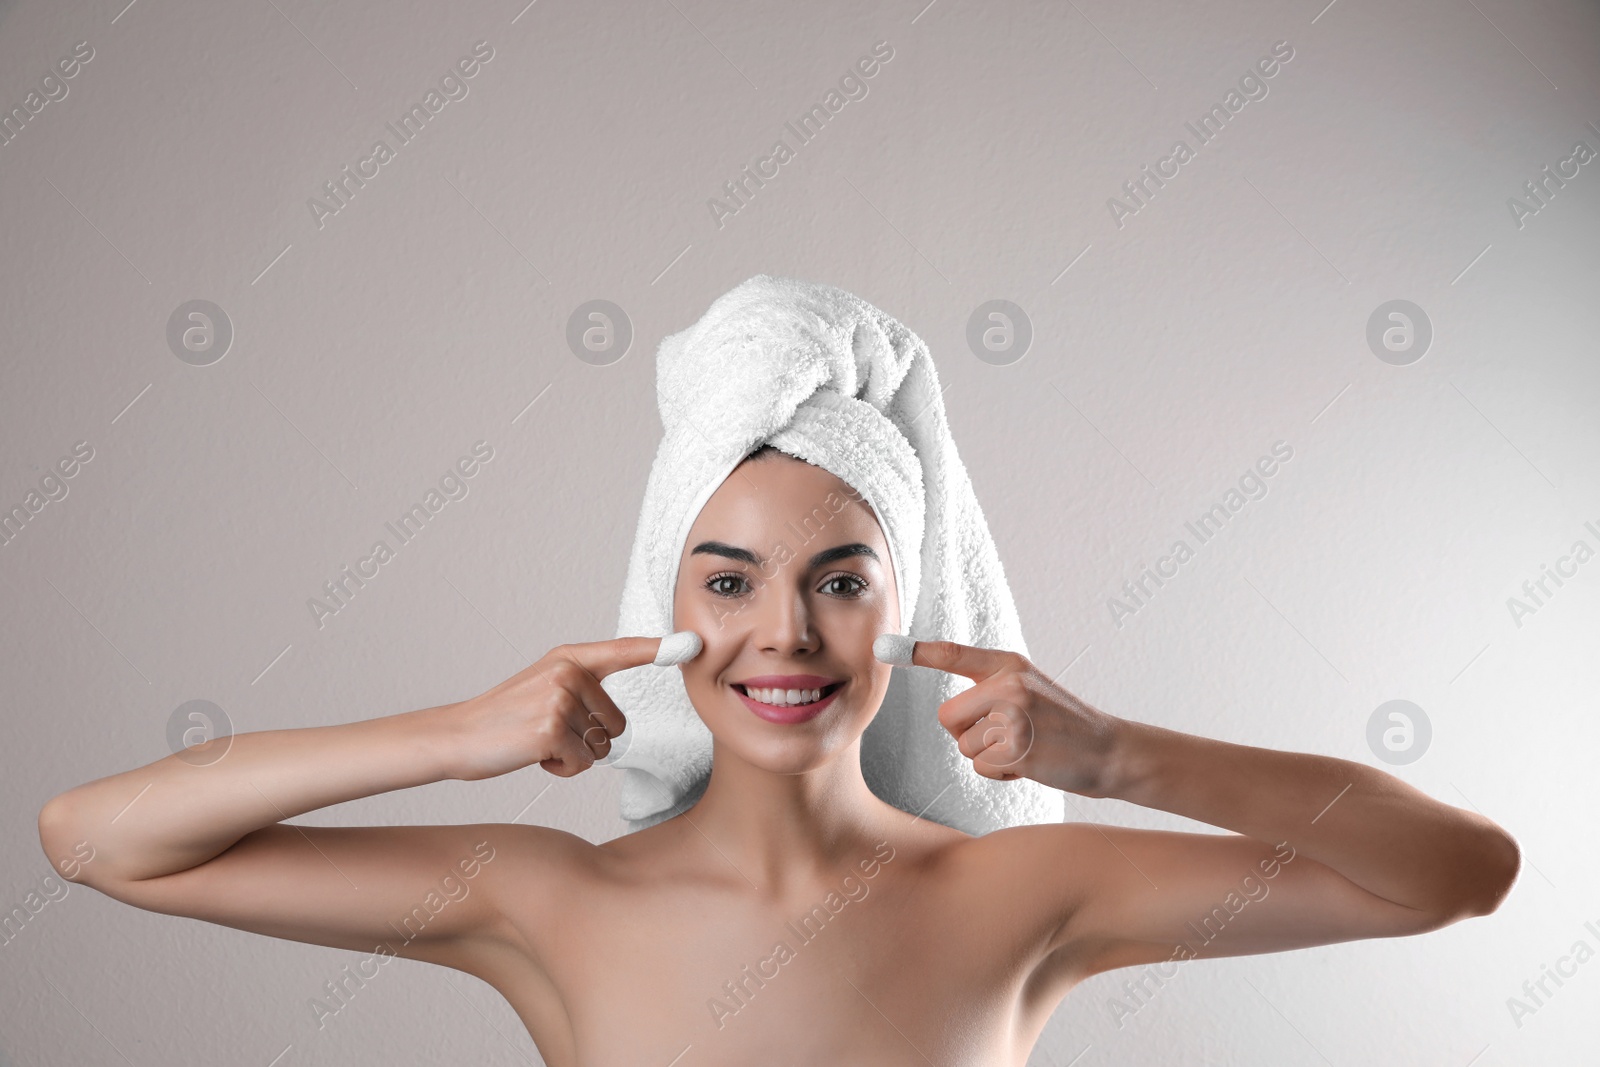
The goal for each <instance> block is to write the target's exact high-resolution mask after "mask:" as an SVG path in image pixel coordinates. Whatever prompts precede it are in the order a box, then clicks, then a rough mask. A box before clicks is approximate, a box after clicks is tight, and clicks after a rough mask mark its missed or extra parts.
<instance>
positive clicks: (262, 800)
mask: <svg viewBox="0 0 1600 1067" xmlns="http://www.w3.org/2000/svg"><path fill="white" fill-rule="evenodd" d="M456 707H457V705H444V706H442V707H438V708H429V709H426V710H422V711H412V712H405V713H403V714H398V715H389V716H383V717H380V718H375V719H368V720H365V721H361V722H352V723H344V724H340V725H338V726H317V727H307V728H304V729H296V730H263V731H259V732H255V733H245V734H238V735H235V736H234V737H233V738H232V739H231V742H230V743H229V747H228V749H227V751H226V754H225V755H223V756H222V757H221V758H220V759H217V760H216V761H215V762H211V763H208V764H205V765H203V766H201V765H195V764H194V763H191V762H186V761H185V760H184V759H181V758H180V757H179V755H171V756H166V757H164V758H162V759H159V760H157V761H155V762H154V763H151V764H149V765H147V766H144V767H138V768H135V769H134V770H130V771H124V772H122V773H120V774H113V775H110V776H108V777H105V778H98V779H95V780H94V781H92V782H87V783H85V784H84V785H81V786H78V787H77V788H75V789H71V790H68V791H67V792H65V793H63V794H61V795H60V796H59V797H57V798H55V799H54V800H52V801H51V802H50V803H49V804H48V805H46V807H45V810H44V811H43V812H42V813H41V815H40V820H39V823H40V837H41V843H42V844H43V845H44V848H45V850H46V852H47V853H49V854H50V859H51V862H52V863H54V862H56V861H57V860H58V859H59V858H60V857H59V856H57V855H56V853H57V852H63V854H64V853H65V851H70V850H71V848H72V846H73V844H74V843H76V842H80V841H87V842H88V844H89V845H90V846H91V847H92V848H93V850H94V854H93V860H92V861H91V862H89V863H87V864H85V865H84V866H83V868H82V876H81V878H78V879H75V880H81V881H85V882H93V881H95V880H99V879H114V880H130V879H139V878H150V877H155V876H157V875H162V874H170V873H173V872H176V871H182V870H188V869H189V868H191V867H194V866H197V865H199V864H201V863H204V862H206V861H207V860H209V859H212V858H213V857H215V856H217V855H218V854H220V853H222V852H223V851H225V850H227V849H228V848H229V847H231V846H232V845H233V844H234V843H235V842H236V841H238V840H239V839H240V838H241V837H243V836H244V835H245V834H247V833H250V832H251V831H252V830H257V829H260V828H261V827H264V826H270V825H271V824H273V823H276V822H281V821H283V820H285V819H289V818H293V817H294V816H296V815H301V814H304V813H305V812H308V811H315V810H316V809H318V808H324V807H328V806H329V805H333V804H340V803H343V802H345V801H348V800H355V799H357V798H359V797H366V796H373V795H375V794H378V793H386V792H389V791H391V790H395V789H405V788H408V787H410V786H416V785H424V784H427V783H429V782H436V781H440V780H442V779H445V778H449V777H452V768H451V766H450V763H449V756H448V754H449V752H450V746H449V745H448V743H447V742H448V739H449V737H450V735H451V727H452V723H451V721H450V717H451V713H452V711H453V709H455V708H456Z"/></svg>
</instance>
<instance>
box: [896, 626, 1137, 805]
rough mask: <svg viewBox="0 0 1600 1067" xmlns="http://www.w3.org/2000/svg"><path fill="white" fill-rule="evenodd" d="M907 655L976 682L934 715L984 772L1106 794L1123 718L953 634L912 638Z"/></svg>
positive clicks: (1017, 658)
mask: <svg viewBox="0 0 1600 1067" xmlns="http://www.w3.org/2000/svg"><path fill="white" fill-rule="evenodd" d="M911 662H912V665H913V666H917V667H932V668H933V669H935V670H941V671H948V672H950V673H952V674H960V675H963V676H964V677H967V678H971V679H972V680H973V681H974V682H976V683H977V684H976V685H974V686H973V687H972V688H971V689H968V690H966V691H965V692H962V693H958V694H956V695H955V696H953V697H951V698H950V699H949V700H947V701H945V702H944V703H943V704H941V705H939V723H940V725H942V726H943V727H944V728H945V729H946V730H948V731H950V734H951V736H952V737H954V738H955V739H956V742H957V746H958V747H959V748H960V750H961V754H962V755H963V756H966V757H967V758H968V759H970V760H971V761H972V769H973V770H975V771H977V772H978V773H979V774H981V775H983V776H984V777H985V778H993V779H995V780H996V781H1002V782H1005V781H1011V780H1013V779H1016V778H1032V779H1033V780H1034V781H1036V782H1042V783H1043V784H1045V785H1048V786H1051V787H1052V788H1055V789H1064V790H1066V791H1067V792H1070V793H1077V794H1079V795H1080V796H1086V797H1104V796H1108V795H1110V794H1109V789H1110V787H1111V785H1112V782H1113V779H1114V777H1115V768H1114V766H1113V763H1114V756H1115V753H1116V751H1117V741H1118V738H1119V737H1120V736H1121V733H1120V728H1121V727H1122V726H1123V725H1124V720H1122V719H1119V718H1117V717H1116V716H1113V715H1107V714H1106V713H1105V712H1103V711H1100V710H1099V709H1097V708H1094V707H1091V706H1090V705H1089V704H1086V703H1084V702H1083V701H1082V700H1079V699H1078V698H1077V697H1075V696H1073V695H1072V694H1071V693H1069V692H1067V691H1066V690H1065V689H1062V688H1061V687H1060V686H1058V685H1056V684H1055V683H1054V682H1052V681H1051V680H1050V679H1049V678H1046V677H1045V676H1044V674H1042V673H1041V672H1040V671H1039V669H1038V668H1037V667H1035V666H1034V665H1033V663H1032V662H1030V661H1029V660H1028V658H1027V657H1026V656H1022V655H1019V654H1018V653H1015V652H1007V651H1004V650H1000V649H992V648H978V647H976V646H973V645H963V644H960V643H959V642H956V641H918V642H917V643H916V645H915V646H914V648H913V650H912V656H911Z"/></svg>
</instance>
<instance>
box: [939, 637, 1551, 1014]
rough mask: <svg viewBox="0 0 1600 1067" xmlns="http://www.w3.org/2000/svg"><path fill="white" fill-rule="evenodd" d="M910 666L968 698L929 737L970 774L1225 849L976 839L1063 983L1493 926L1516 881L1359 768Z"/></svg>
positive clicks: (1005, 655)
mask: <svg viewBox="0 0 1600 1067" xmlns="http://www.w3.org/2000/svg"><path fill="white" fill-rule="evenodd" d="M912 662H913V664H914V665H915V666H924V667H933V668H936V669H939V670H946V671H954V672H955V673H958V674H962V675H965V676H967V677H969V678H972V679H973V680H974V681H975V682H977V684H976V685H974V686H973V687H972V688H971V689H968V690H966V691H965V692H963V693H960V694H958V695H957V696H955V697H953V698H951V699H950V700H948V701H946V702H945V703H944V704H943V705H941V706H940V708H939V721H940V723H941V725H943V726H944V727H945V729H947V730H949V731H950V733H951V734H952V735H953V736H955V737H956V738H957V739H958V743H959V746H960V750H961V752H962V754H963V755H965V756H967V757H968V758H969V759H971V760H972V761H973V764H972V765H973V769H974V770H975V771H977V772H978V773H979V774H982V775H984V776H986V777H989V778H994V779H998V780H1001V781H1004V780H1008V779H1014V778H1020V777H1027V778H1031V779H1033V780H1035V781H1038V782H1042V783H1044V784H1045V785H1049V786H1052V787H1054V788H1057V789H1061V790H1063V791H1065V792H1070V793H1078V794H1081V795H1083V796H1089V797H1097V798H1100V797H1115V798H1117V799H1120V800H1126V801H1128V802H1130V803H1134V804H1140V805H1143V806H1145V807H1150V808H1158V809H1160V810H1163V811H1169V812H1172V813H1174V814H1177V815H1182V816H1185V817H1187V818H1190V819H1194V820H1196V821H1199V822H1205V823H1209V824H1211V825H1213V826H1219V827H1222V828H1224V829H1227V830H1232V831H1234V833H1232V834H1194V833H1176V832H1171V831H1159V830H1140V829H1132V828H1129V827H1120V826H1109V825H1099V824H1094V823H1083V822H1068V823H1064V824H1059V825H1044V826H1024V827H1015V828H1012V829H1009V830H1001V831H997V832H996V833H994V834H991V835H988V837H989V838H993V839H994V840H993V842H992V843H988V844H985V845H983V846H982V848H983V849H985V850H986V855H989V856H992V857H993V862H994V863H995V864H996V869H997V870H998V871H1000V872H1001V875H1002V877H1003V880H1004V882H1005V883H1006V884H1007V886H1008V888H1009V890H1010V892H1011V893H1012V894H1013V896H1015V897H1016V898H1017V900H1016V906H1017V907H1021V908H1025V909H1030V910H1037V911H1038V912H1040V913H1041V914H1043V915H1045V916H1048V918H1049V921H1050V922H1051V923H1054V924H1056V926H1055V933H1054V934H1053V936H1052V937H1051V939H1050V943H1049V945H1048V953H1047V956H1046V962H1045V964H1044V965H1043V966H1044V967H1045V970H1046V972H1047V973H1048V974H1052V975H1055V976H1059V977H1060V978H1061V979H1062V980H1063V981H1066V982H1070V981H1075V980H1081V979H1082V978H1083V977H1086V976H1087V975H1090V974H1095V973H1098V972H1100V971H1105V970H1109V969H1112V968H1114V967H1124V966H1130V965H1132V964H1137V963H1156V962H1159V961H1163V960H1175V959H1176V960H1181V959H1189V958H1194V957H1198V956H1231V955H1246V954H1252V953H1260V952H1278V951H1283V950H1285V949H1294V948H1305V947H1308V946H1311V945H1322V944H1329V943H1332V942H1337V941H1350V940H1355V939H1359V938H1368V937H1396V936H1401V935H1406V934H1416V933H1422V932H1424V931H1427V930H1432V929H1437V928H1438V927H1441V926H1444V925H1447V924H1449V923H1453V922H1456V921H1458V920H1460V919H1464V918H1467V917H1469V916H1473V915H1486V914H1488V913H1490V912H1492V911H1494V910H1495V908H1497V907H1498V906H1499V904H1500V902H1501V900H1503V899H1504V897H1505V896H1506V894H1507V893H1508V892H1509V891H1510V888H1511V885H1512V884H1513V883H1514V882H1515V880H1516V876H1517V872H1518V869H1519V867H1520V862H1521V861H1520V854H1519V851H1518V848H1517V844H1516V841H1515V840H1514V839H1513V838H1512V837H1511V835H1509V834H1508V833H1506V832H1505V831H1504V830H1503V829H1501V828H1500V827H1499V826H1498V825H1496V824H1495V823H1493V822H1491V821H1490V820H1489V819H1486V818H1484V817H1483V816H1481V815H1478V814H1475V813H1473V812H1469V811H1464V810H1462V809H1459V808H1454V807H1451V806H1450V805H1448V804H1445V803H1442V802H1441V801H1438V800H1435V799H1433V798H1432V797H1429V796H1428V795H1426V794H1425V793H1422V792H1421V791H1419V790H1417V789H1414V788H1412V787H1411V786H1409V785H1407V784H1406V783H1404V782H1402V781H1400V780H1399V779H1398V778H1395V777H1394V776H1392V775H1390V774H1387V773H1385V772H1383V771H1380V770H1378V769H1376V768H1373V767H1368V766H1365V765H1363V764H1359V763H1354V762H1351V761H1349V760H1343V759H1337V758H1333V757H1328V756H1315V755H1309V754H1306V753H1299V752H1279V751H1276V750H1273V749H1266V748H1255V747H1252V746H1248V745H1236V744H1230V743H1228V742H1225V741H1215V740H1211V739H1208V738H1203V737H1195V736H1192V735H1189V734H1183V733H1179V732H1177V731H1175V730H1167V729H1164V728H1162V727H1158V726H1151V725H1148V724H1145V723H1139V722H1133V721H1130V720H1126V719H1120V718H1117V717H1116V716H1112V715H1108V714H1106V713H1105V712H1102V711H1100V710H1099V709H1097V708H1094V707H1092V706H1090V705H1089V704H1087V703H1085V702H1084V701H1082V700H1080V699H1078V698H1077V697H1075V696H1073V695H1072V694H1071V693H1069V692H1067V691H1066V690H1064V689H1062V688H1061V687H1059V686H1057V685H1056V684H1055V683H1054V682H1052V681H1051V680H1050V679H1049V678H1047V677H1045V676H1044V674H1043V673H1041V672H1040V671H1039V670H1038V668H1036V667H1035V666H1034V665H1033V664H1032V663H1030V662H1029V661H1028V660H1027V658H1026V657H1023V656H1020V655H1017V654H1015V653H1012V652H1005V651H999V650H993V649H984V648H974V647H971V646H967V645H962V644H958V643H955V642H947V641H919V642H917V644H916V646H915V650H914V652H913V661H912ZM984 840H987V839H984ZM1269 898H1270V899H1269ZM1224 931H1226V933H1225V934H1224Z"/></svg>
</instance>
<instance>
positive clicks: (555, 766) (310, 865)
mask: <svg viewBox="0 0 1600 1067" xmlns="http://www.w3.org/2000/svg"><path fill="white" fill-rule="evenodd" d="M659 644H660V641H659V639H655V638H623V639H618V640H615V641H598V642H591V643H588V644H573V645H561V646H558V647H557V648H555V649H552V650H551V651H550V652H549V653H547V654H546V655H545V657H544V658H543V659H541V660H539V661H538V662H536V663H534V664H532V665H531V666H529V667H528V668H526V669H525V670H523V671H521V672H519V673H518V674H516V675H515V676H513V677H512V678H509V679H507V680H506V681H504V682H501V683H500V684H499V685H497V686H495V687H494V688H493V689H490V690H488V691H487V692H485V693H483V694H481V695H479V696H477V697H474V698H472V699H471V700H466V701H462V702H460V703H456V704H446V705H443V706H440V707H436V708H428V709H425V710H422V711H412V712H405V713H402V714H397V715H391V716H387V717H382V718H376V719H368V720H365V721H362V722H353V723H347V724H343V725H339V726H322V727H309V728H304V729H293V730H265V731H259V732H256V733H246V734H239V735H237V736H234V737H232V738H224V739H219V740H213V741H211V742H208V743H207V746H195V747H194V748H192V749H189V750H186V752H185V753H180V754H175V755H172V756H166V757H164V758H162V759H159V760H157V761H155V762H154V763H151V764H149V765H148V766H144V767H139V768H136V769H134V770H131V771H125V772H122V773H120V774H114V775H110V776H108V777H105V778H99V779H96V780H94V781H91V782H88V783H86V784H84V785H81V786H78V787H77V788H75V789H70V790H68V791H66V792H65V793H62V794H61V795H59V796H57V797H55V798H54V799H52V800H51V801H50V802H49V803H48V804H46V805H45V806H44V809H43V810H42V811H41V812H40V814H39V839H40V843H41V845H42V846H43V847H44V850H45V853H46V854H47V855H48V856H49V858H50V861H51V864H52V866H55V867H57V869H59V870H60V871H61V873H62V875H63V876H65V877H67V878H68V879H70V880H72V881H75V882H80V883H83V884H86V885H88V886H91V887H92V888H94V889H97V890H99V891H100V892H103V893H105V894H106V895H108V896H111V897H113V898H115V899H117V900H121V901H123V902H125V903H128V904H132V905H134V906H135V907H139V908H144V909H146V910H149V911H158V912H163V913H166V914H171V915H183V916H188V917H190V918H196V919H203V920H205V921H208V922H213V923H218V924H221V925H225V926H232V927H236V928H238V929H243V930H250V931H254V932H257V933H263V934H268V935H270V936H274V937H281V938H287V939H290V940H296V941H306V942H310V943H312V944H320V945H330V946H334V947H340V948H350V949H359V950H365V951H372V950H374V949H375V948H379V947H380V946H381V945H384V944H385V943H387V950H388V951H389V952H392V953H393V954H398V955H405V956H412V957H415V958H422V959H430V960H433V961H435V962H443V963H447V964H449V965H451V966H460V965H461V964H462V961H463V960H464V959H466V958H468V956H469V955H470V956H471V957H472V958H474V959H481V958H483V956H484V952H483V951H479V950H480V949H482V950H487V951H500V950H501V949H503V948H504V947H505V946H506V945H507V943H508V942H512V941H515V939H517V938H518V937H520V933H518V932H517V931H516V930H515V929H514V924H512V923H510V922H508V921H507V918H506V911H505V908H504V907H503V906H502V904H503V902H504V901H507V900H511V899H515V900H517V901H518V902H519V903H520V904H522V905H525V906H529V907H533V908H535V909H536V908H537V900H536V899H535V898H537V897H538V896H539V894H540V893H541V892H542V890H543V888H544V886H543V885H541V884H535V883H537V882H538V880H539V879H546V878H554V879H558V880H559V878H560V876H561V871H562V870H563V869H570V868H568V867H566V866H565V865H568V864H570V863H572V862H576V861H577V860H578V858H579V857H581V855H582V854H583V851H584V849H585V848H589V847H591V846H588V844H587V842H584V841H582V840H581V839H580V838H577V837H574V836H573V835H571V834H565V833H562V832H561V831H558V830H552V829H548V828H545V827H534V826H518V825H505V824H488V825H483V824H477V825H466V826H357V827H319V826H300V825H297V824H293V823H288V822H285V821H284V820H287V819H290V818H293V817H294V816H297V815H301V814H304V813H305V812H308V811H314V810H316V809H318V808H323V807H327V806H329V805H333V804H339V803H343V802H345V801H348V800H354V799H356V798H358V797H365V796H372V795H374V794H377V793H383V792H388V791H391V790H395V789H404V788H407V787H409V786H415V785H423V784H426V783H429V782H436V781H440V780H443V779H447V778H456V779H461V780H466V781H475V780H478V779H482V778H489V777H493V776H496V775H500V774H505V773H508V772H510V771H514V770H517V769H520V768H523V767H527V766H530V765H532V764H535V763H537V764H539V765H540V766H542V767H544V768H545V769H546V770H548V771H549V772H550V773H552V774H556V775H558V776H561V777H571V776H572V775H575V774H578V773H580V772H582V771H583V770H585V769H587V768H588V767H589V766H591V765H592V764H593V762H594V760H595V759H596V758H597V757H603V756H604V755H605V754H606V753H607V752H608V751H609V746H610V740H609V739H610V738H611V737H615V736H616V735H617V734H619V733H621V732H622V729H623V726H624V720H623V716H622V714H621V712H620V711H619V710H618V709H617V708H616V706H615V704H613V703H612V702H611V700H610V697H609V696H608V695H607V694H606V692H605V690H604V689H602V688H601V686H600V683H599V678H600V677H603V676H604V675H605V674H607V673H610V672H611V671H615V670H620V669H623V668H625V667H633V666H638V665H640V664H643V663H648V662H650V661H651V659H652V658H653V657H654V655H655V653H656V650H657V648H658V647H659ZM208 746H209V750H208ZM185 757H187V758H185ZM196 757H207V758H208V759H209V761H207V760H203V759H197V758H196ZM506 852H512V853H514V854H515V855H516V856H517V857H518V858H516V859H501V860H499V861H498V862H495V860H496V856H497V855H503V854H505V853H506ZM529 856H531V857H532V862H525V860H526V859H527V858H528V857H529ZM513 870H514V871H516V872H517V873H516V874H515V875H514V876H513V875H512V874H511V872H512V871H513ZM486 871H487V872H488V873H485V872H486ZM497 884H498V885H500V886H501V887H502V888H501V889H498V890H497V888H496V886H497ZM474 889H480V890H481V891H479V892H473V891H472V890H474ZM513 893H514V894H515V896H513ZM464 947H471V948H472V952H471V953H467V952H465V951H464ZM500 955H501V957H505V956H506V953H504V952H503V951H500Z"/></svg>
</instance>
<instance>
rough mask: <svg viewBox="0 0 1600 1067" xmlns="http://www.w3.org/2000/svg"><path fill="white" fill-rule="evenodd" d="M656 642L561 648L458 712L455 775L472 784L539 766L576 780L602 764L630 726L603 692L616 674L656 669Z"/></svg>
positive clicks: (650, 639)
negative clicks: (607, 678) (613, 743)
mask: <svg viewBox="0 0 1600 1067" xmlns="http://www.w3.org/2000/svg"><path fill="white" fill-rule="evenodd" d="M660 647H661V638H659V637H618V638H615V639H613V640H610V641H587V642H581V643H575V644H568V645H557V646H556V647H555V648H552V649H551V650H550V651H549V652H546V653H545V654H544V657H543V658H542V659H540V660H538V661H537V662H536V663H534V664H533V665H532V666H530V667H528V668H527V669H526V670H523V671H520V672H519V673H517V674H514V675H512V676H511V677H510V678H507V679H506V680H505V681H503V682H501V683H500V684H499V685H497V686H495V687H494V688H493V689H490V690H488V691H487V692H485V693H482V694H480V695H478V696H475V697H473V698H472V699H471V700H466V701H463V702H461V703H460V704H458V705H456V707H455V709H454V712H455V714H454V715H453V716H452V718H459V720H460V729H461V731H462V732H461V735H460V737H459V738H458V741H457V745H456V748H457V750H458V751H457V756H456V763H457V771H456V773H455V774H454V775H452V777H454V778H458V779H460V780H461V781H466V782H473V781H478V780H480V779H483V778H493V777H495V776H496V775H501V774H508V773H510V772H511V771H515V770H521V769H522V768H523V767H527V766H530V765H532V764H535V763H537V764H538V765H539V766H541V767H543V768H544V769H545V770H547V771H549V772H550V773H551V774H554V775H559V776H560V777H562V778H571V777H572V776H573V775H575V774H579V773H582V772H583V771H586V770H588V769H589V768H590V767H591V766H593V765H594V761H595V760H597V759H603V758H605V756H606V755H607V754H608V753H610V751H611V739H612V738H613V737H616V736H617V735H618V734H620V733H622V730H623V727H625V726H626V725H627V720H626V719H625V718H624V717H623V714H622V712H621V711H620V710H618V708H617V706H616V704H615V703H613V702H612V700H611V697H610V695H609V694H607V693H606V691H605V690H604V689H603V688H602V687H601V685H600V679H602V678H604V677H605V676H606V675H608V674H611V673H613V672H615V671H621V670H627V669H628V668H630V667H642V666H644V665H645V664H647V663H651V662H654V660H655V658H656V651H657V650H658V649H659V648H660Z"/></svg>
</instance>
